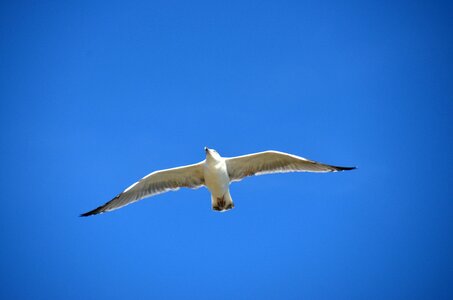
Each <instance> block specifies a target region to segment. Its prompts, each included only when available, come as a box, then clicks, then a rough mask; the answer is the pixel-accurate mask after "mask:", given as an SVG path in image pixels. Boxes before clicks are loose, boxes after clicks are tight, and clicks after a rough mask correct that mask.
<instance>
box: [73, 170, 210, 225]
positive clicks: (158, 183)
mask: <svg viewBox="0 0 453 300" xmlns="http://www.w3.org/2000/svg"><path fill="white" fill-rule="evenodd" d="M202 185H204V174H203V162H200V163H198V164H194V165H188V166H183V167H178V168H172V169H166V170H160V171H156V172H153V173H151V174H149V175H147V176H145V177H143V178H142V179H140V180H139V181H137V182H136V183H134V184H133V185H131V186H130V187H128V188H127V189H125V190H124V191H123V192H121V193H120V194H118V195H117V196H116V197H115V198H113V199H112V200H110V201H109V202H107V203H105V204H104V205H101V206H99V207H98V208H95V209H93V210H91V211H89V212H86V213H84V214H81V215H80V216H82V217H86V216H90V215H96V214H100V213H104V212H108V211H112V210H115V209H118V208H120V207H123V206H126V205H128V204H131V203H134V202H136V201H138V200H141V199H143V198H147V197H151V196H154V195H157V194H160V193H164V192H167V191H171V190H173V191H174V190H178V189H179V188H181V187H188V188H192V189H196V188H199V187H201V186H202Z"/></svg>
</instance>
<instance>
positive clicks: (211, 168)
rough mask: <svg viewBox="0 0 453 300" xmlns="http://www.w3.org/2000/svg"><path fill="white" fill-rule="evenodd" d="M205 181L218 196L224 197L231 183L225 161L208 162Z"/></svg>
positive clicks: (205, 167)
mask: <svg viewBox="0 0 453 300" xmlns="http://www.w3.org/2000/svg"><path fill="white" fill-rule="evenodd" d="M204 181H205V185H206V187H207V188H208V189H209V191H210V192H211V193H212V194H213V195H214V196H216V197H222V196H223V195H224V194H225V193H226V192H227V191H228V186H229V183H230V178H229V176H228V172H227V168H226V164H225V162H218V163H216V164H208V163H206V164H205V166H204Z"/></svg>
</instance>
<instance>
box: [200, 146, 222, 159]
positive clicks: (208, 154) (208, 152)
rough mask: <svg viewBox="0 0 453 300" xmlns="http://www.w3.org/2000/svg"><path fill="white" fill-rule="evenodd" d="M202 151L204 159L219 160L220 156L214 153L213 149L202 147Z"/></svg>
mask: <svg viewBox="0 0 453 300" xmlns="http://www.w3.org/2000/svg"><path fill="white" fill-rule="evenodd" d="M204 151H205V152H206V159H214V160H218V159H220V154H219V153H218V152H217V151H215V150H214V149H209V148H208V147H204Z"/></svg>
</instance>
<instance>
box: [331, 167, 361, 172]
mask: <svg viewBox="0 0 453 300" xmlns="http://www.w3.org/2000/svg"><path fill="white" fill-rule="evenodd" d="M334 168H335V171H350V170H355V169H357V167H334Z"/></svg>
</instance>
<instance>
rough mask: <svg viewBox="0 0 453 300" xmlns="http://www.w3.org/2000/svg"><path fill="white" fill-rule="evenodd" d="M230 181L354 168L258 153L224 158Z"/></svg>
mask: <svg viewBox="0 0 453 300" xmlns="http://www.w3.org/2000/svg"><path fill="white" fill-rule="evenodd" d="M225 162H226V165H227V169H228V175H229V177H230V180H231V181H238V180H241V179H243V178H244V177H247V176H252V175H261V174H269V173H286V172H337V171H344V170H352V169H355V168H354V167H336V166H331V165H326V164H322V163H318V162H315V161H312V160H308V159H306V158H303V157H300V156H296V155H292V154H289V153H284V152H278V151H265V152H258V153H253V154H248V155H243V156H236V157H230V158H225Z"/></svg>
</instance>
